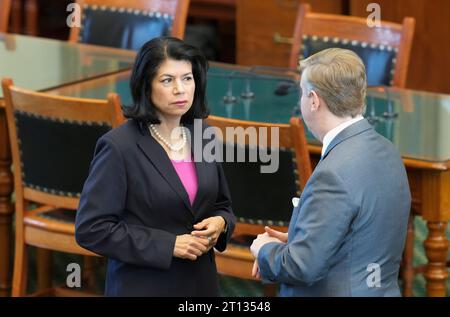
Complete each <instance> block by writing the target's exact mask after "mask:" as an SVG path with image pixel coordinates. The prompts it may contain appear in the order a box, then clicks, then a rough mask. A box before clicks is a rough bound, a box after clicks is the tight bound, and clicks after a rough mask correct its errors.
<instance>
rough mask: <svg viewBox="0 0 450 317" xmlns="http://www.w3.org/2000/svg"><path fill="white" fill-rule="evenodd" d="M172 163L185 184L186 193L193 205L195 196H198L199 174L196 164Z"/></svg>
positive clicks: (188, 162) (185, 162)
mask: <svg viewBox="0 0 450 317" xmlns="http://www.w3.org/2000/svg"><path fill="white" fill-rule="evenodd" d="M170 161H171V162H172V165H173V167H174V168H175V171H176V172H177V174H178V177H180V180H181V183H182V184H183V186H184V188H185V189H186V192H187V194H188V196H189V201H190V203H191V205H192V204H193V203H194V199H195V195H197V190H198V180H197V172H196V170H195V163H194V162H193V161H192V160H190V161H175V160H170Z"/></svg>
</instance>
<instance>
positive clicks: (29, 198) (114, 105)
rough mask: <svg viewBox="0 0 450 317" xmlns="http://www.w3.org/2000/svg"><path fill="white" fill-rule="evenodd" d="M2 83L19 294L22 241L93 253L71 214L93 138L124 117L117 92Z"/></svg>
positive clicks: (23, 278)
mask: <svg viewBox="0 0 450 317" xmlns="http://www.w3.org/2000/svg"><path fill="white" fill-rule="evenodd" d="M2 86H3V93H4V97H5V105H6V116H7V123H8V131H9V137H10V142H11V149H12V157H13V166H14V190H15V211H16V224H15V226H16V227H15V228H16V233H15V234H16V239H15V258H14V274H13V288H12V295H13V296H23V295H25V293H26V289H27V288H26V286H27V267H28V264H27V262H28V261H27V255H28V252H27V246H35V247H38V248H41V250H42V249H44V250H46V251H47V252H48V253H50V250H53V251H61V252H67V253H73V254H80V255H91V256H92V255H94V254H93V253H91V252H89V251H87V250H85V249H83V248H81V247H80V246H79V245H78V244H77V243H76V241H75V226H74V222H75V213H76V209H77V206H78V200H79V195H80V192H81V190H82V186H83V183H84V180H85V178H86V177H87V173H88V169H89V165H90V161H91V159H92V154H93V152H94V148H95V144H96V141H97V139H98V138H99V137H100V136H101V135H102V134H104V133H105V132H107V131H108V130H110V129H111V128H113V127H116V126H118V125H119V124H121V123H122V122H123V117H122V114H121V110H120V101H119V97H118V95H116V94H109V95H108V100H107V101H106V100H94V99H80V98H67V97H60V96H52V95H48V94H43V93H36V92H33V91H28V90H25V89H21V88H18V87H15V86H13V82H12V80H11V79H4V80H3V81H2ZM38 250H40V249H38ZM48 253H44V254H47V255H48ZM47 259H48V257H47ZM50 294H52V293H50ZM53 294H55V293H53ZM47 295H48V294H47Z"/></svg>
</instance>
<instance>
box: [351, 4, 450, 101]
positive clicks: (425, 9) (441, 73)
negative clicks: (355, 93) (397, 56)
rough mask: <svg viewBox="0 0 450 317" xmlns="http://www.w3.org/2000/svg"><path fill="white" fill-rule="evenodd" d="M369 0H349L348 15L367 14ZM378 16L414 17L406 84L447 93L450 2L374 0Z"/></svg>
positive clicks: (391, 18)
mask: <svg viewBox="0 0 450 317" xmlns="http://www.w3.org/2000/svg"><path fill="white" fill-rule="evenodd" d="M371 2H374V1H371V0H350V5H349V7H350V14H351V15H355V16H367V15H368V14H369V13H368V12H367V11H366V8H367V4H369V3H371ZM376 2H377V3H378V4H379V5H380V7H381V19H382V20H387V21H393V22H401V21H402V19H403V17H405V16H411V17H414V18H415V19H416V31H415V35H414V40H413V48H412V52H411V59H410V67H409V72H408V79H407V83H406V87H408V88H412V89H419V90H427V91H434V92H443V93H450V81H449V80H448V74H450V58H449V56H450V32H449V30H450V19H449V17H448V15H449V13H450V1H448V0H433V1H426V0H414V1H412V0H377V1H376Z"/></svg>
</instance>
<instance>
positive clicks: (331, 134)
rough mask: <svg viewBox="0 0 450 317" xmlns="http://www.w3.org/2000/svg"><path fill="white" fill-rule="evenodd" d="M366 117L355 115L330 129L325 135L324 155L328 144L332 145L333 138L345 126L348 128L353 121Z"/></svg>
mask: <svg viewBox="0 0 450 317" xmlns="http://www.w3.org/2000/svg"><path fill="white" fill-rule="evenodd" d="M362 119H364V117H363V116H362V115H357V116H356V117H354V118H353V119H350V120H348V121H345V122H343V123H341V124H340V125H338V126H337V127H335V128H333V129H331V130H330V131H328V132H327V133H326V134H325V136H324V137H323V142H322V143H323V146H322V156H323V154H324V153H325V151H326V149H327V147H328V145H330V143H331V141H333V139H334V138H335V137H336V136H337V135H338V134H339V133H340V132H341V131H342V130H344V129H345V128H347V127H348V126H351V125H352V124H353V123H355V122H358V121H360V120H362Z"/></svg>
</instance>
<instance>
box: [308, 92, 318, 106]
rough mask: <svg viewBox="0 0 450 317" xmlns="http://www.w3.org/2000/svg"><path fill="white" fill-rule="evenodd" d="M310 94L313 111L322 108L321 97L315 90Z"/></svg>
mask: <svg viewBox="0 0 450 317" xmlns="http://www.w3.org/2000/svg"><path fill="white" fill-rule="evenodd" d="M309 93H310V97H311V98H312V102H311V111H317V110H319V107H320V98H319V95H318V94H317V93H316V92H315V91H314V90H311V91H310V92H309Z"/></svg>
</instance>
